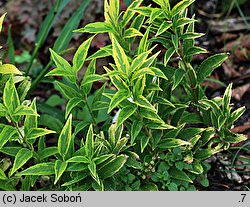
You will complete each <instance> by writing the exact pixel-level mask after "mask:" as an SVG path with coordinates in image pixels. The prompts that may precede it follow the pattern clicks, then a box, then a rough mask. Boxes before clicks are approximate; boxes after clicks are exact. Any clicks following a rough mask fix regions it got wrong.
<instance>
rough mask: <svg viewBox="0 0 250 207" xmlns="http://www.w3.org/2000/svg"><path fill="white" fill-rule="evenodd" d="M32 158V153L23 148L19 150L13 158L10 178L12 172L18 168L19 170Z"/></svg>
mask: <svg viewBox="0 0 250 207" xmlns="http://www.w3.org/2000/svg"><path fill="white" fill-rule="evenodd" d="M32 156H33V152H31V151H30V150H28V149H26V148H23V149H21V150H19V152H18V153H17V154H16V156H15V160H14V164H13V167H12V168H11V171H10V173H9V176H10V177H11V176H12V175H13V174H14V172H16V171H17V170H18V169H19V168H21V167H22V166H23V165H24V164H25V163H26V162H27V161H28V160H29V159H30V158H31V157H32Z"/></svg>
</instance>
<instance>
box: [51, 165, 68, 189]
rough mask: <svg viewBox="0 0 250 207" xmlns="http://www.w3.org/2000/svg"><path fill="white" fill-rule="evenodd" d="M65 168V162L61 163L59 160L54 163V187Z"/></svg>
mask: <svg viewBox="0 0 250 207" xmlns="http://www.w3.org/2000/svg"><path fill="white" fill-rule="evenodd" d="M66 168H67V162H65V161H61V160H56V162H55V181H54V185H55V184H56V183H57V181H58V180H59V179H60V177H61V176H62V174H63V173H64V171H65V170H66Z"/></svg>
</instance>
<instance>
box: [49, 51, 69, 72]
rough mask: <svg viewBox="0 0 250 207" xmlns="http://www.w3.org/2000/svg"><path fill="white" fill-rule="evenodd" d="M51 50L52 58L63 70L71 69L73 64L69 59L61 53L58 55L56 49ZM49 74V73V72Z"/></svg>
mask: <svg viewBox="0 0 250 207" xmlns="http://www.w3.org/2000/svg"><path fill="white" fill-rule="evenodd" d="M49 50H50V54H51V58H52V60H53V61H54V63H55V65H56V67H57V68H59V69H61V70H66V71H67V70H69V71H70V70H71V65H70V64H69V63H68V61H67V60H65V59H64V58H63V57H61V56H60V55H58V54H57V53H56V52H55V51H53V50H52V49H49ZM47 75H48V74H47Z"/></svg>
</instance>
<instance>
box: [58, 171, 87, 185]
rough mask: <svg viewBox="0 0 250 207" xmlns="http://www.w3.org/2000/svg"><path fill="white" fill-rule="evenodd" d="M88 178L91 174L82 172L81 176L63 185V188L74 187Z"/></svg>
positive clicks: (78, 175)
mask: <svg viewBox="0 0 250 207" xmlns="http://www.w3.org/2000/svg"><path fill="white" fill-rule="evenodd" d="M87 176H89V173H85V172H81V173H79V174H77V175H76V177H74V179H73V180H70V181H68V182H66V183H63V184H62V186H70V185H73V184H75V183H78V182H80V181H81V180H83V179H84V178H86V177H87Z"/></svg>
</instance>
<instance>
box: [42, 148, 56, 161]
mask: <svg viewBox="0 0 250 207" xmlns="http://www.w3.org/2000/svg"><path fill="white" fill-rule="evenodd" d="M57 153H58V148H57V147H47V148H45V149H43V150H42V151H41V152H39V158H40V159H41V160H43V159H45V158H47V157H50V156H53V155H54V156H55V155H56V154H57Z"/></svg>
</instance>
